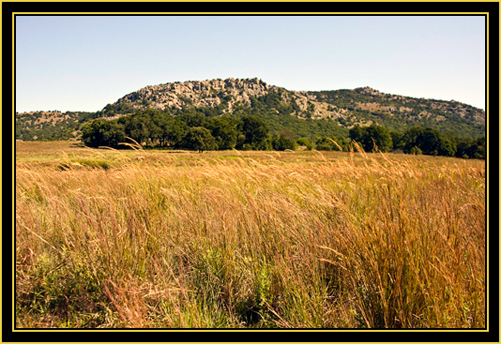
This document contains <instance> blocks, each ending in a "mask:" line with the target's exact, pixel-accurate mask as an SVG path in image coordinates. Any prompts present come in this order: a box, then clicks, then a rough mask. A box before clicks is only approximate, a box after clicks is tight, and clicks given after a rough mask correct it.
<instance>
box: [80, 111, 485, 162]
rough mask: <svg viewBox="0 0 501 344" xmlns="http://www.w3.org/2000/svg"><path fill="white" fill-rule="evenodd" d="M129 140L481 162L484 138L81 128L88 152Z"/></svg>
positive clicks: (166, 123) (196, 122) (207, 125)
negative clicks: (353, 150) (353, 149)
mask: <svg viewBox="0 0 501 344" xmlns="http://www.w3.org/2000/svg"><path fill="white" fill-rule="evenodd" d="M128 138H129V139H132V140H135V141H137V142H139V143H140V144H141V145H143V146H144V147H147V148H157V149H158V148H167V149H188V150H195V151H199V152H203V151H207V150H231V149H237V150H279V151H283V150H287V149H290V150H296V149H298V148H299V147H301V149H308V150H312V149H316V150H344V151H346V150H348V149H349V147H350V145H351V144H352V143H353V142H354V141H355V142H357V143H358V144H359V145H360V146H361V147H362V148H363V149H364V150H365V151H367V152H375V151H381V152H389V151H401V152H404V153H407V154H425V155H440V156H456V157H461V158H481V159H485V156H486V150H485V137H481V138H478V139H471V138H461V137H458V136H451V135H445V134H443V133H441V132H440V131H438V130H437V129H432V128H423V127H412V128H410V129H408V130H406V131H404V132H398V131H391V132H390V131H388V130H387V129H385V128H384V127H383V126H379V125H375V124H373V125H371V126H368V127H361V126H359V125H355V126H354V127H352V128H351V129H350V130H349V134H348V135H347V136H332V137H328V136H317V137H296V135H295V134H294V133H292V132H291V131H289V130H287V129H284V130H282V131H280V132H276V131H273V132H272V131H270V129H269V126H268V125H267V123H266V122H265V121H264V120H263V119H262V118H260V117H259V116H256V115H249V114H246V115H243V116H240V117H235V116H213V117H206V116H204V114H201V113H196V112H195V113H183V114H180V115H176V116H173V115H171V114H168V113H165V112H161V111H157V110H153V109H148V110H144V111H139V112H136V113H134V114H131V115H126V116H122V117H120V118H118V119H115V120H108V119H105V118H98V119H94V120H93V121H90V122H88V123H86V124H85V125H84V126H83V128H82V141H83V143H84V144H85V145H87V146H89V147H100V146H107V147H112V148H124V147H125V145H124V142H127V141H128Z"/></svg>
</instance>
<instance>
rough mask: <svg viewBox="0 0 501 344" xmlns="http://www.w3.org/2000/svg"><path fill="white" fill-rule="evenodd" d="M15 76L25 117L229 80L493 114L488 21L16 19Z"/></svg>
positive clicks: (437, 18) (438, 18)
mask: <svg viewBox="0 0 501 344" xmlns="http://www.w3.org/2000/svg"><path fill="white" fill-rule="evenodd" d="M494 62H496V61H494ZM15 72H16V74H15V75H16V111H18V112H22V111H33V110H61V111H68V110H72V111H77V110H81V111H97V110H100V109H102V108H103V107H104V106H106V104H108V103H113V102H115V101H116V100H117V99H118V98H120V97H122V96H124V95H125V94H127V93H130V92H133V91H136V90H138V89H140V88H142V87H145V86H147V85H156V84H162V83H167V82H174V81H187V80H206V79H213V78H221V79H225V78H229V77H233V78H254V77H258V78H260V79H262V80H263V81H265V82H266V83H268V84H271V85H276V86H280V87H285V88H287V89H290V90H296V91H318V90H336V89H347V88H355V87H362V86H370V87H372V88H375V89H377V90H379V91H381V92H384V93H392V94H400V95H406V96H412V97H425V98H434V99H443V100H451V99H454V100H456V101H460V102H463V103H467V104H470V105H473V106H477V107H480V108H485V104H484V99H485V18H484V17H482V16H147V17H146V16H18V17H16V71H15Z"/></svg>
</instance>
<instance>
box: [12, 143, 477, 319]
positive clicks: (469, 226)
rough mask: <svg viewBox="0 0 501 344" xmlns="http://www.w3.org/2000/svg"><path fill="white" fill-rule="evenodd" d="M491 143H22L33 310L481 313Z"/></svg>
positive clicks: (107, 314) (20, 208) (26, 313)
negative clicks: (454, 148) (266, 146)
mask: <svg viewBox="0 0 501 344" xmlns="http://www.w3.org/2000/svg"><path fill="white" fill-rule="evenodd" d="M485 187H486V186H485V161H484V160H474V159H469V160H462V159H456V158H444V157H428V156H410V155H400V154H390V153H388V154H382V153H373V154H368V153H367V154H366V153H364V152H359V151H357V150H356V149H355V150H354V151H350V152H317V151H311V152H292V151H290V152H243V151H240V152H239V151H223V152H205V153H202V154H199V153H194V152H182V151H179V152H169V151H160V150H157V151H155V150H147V151H145V150H121V151H116V150H111V149H108V150H106V149H99V150H96V149H88V148H82V147H72V146H70V144H69V143H66V142H57V143H54V142H51V143H32V142H20V143H17V145H16V174H15V229H14V230H15V250H14V252H15V257H14V259H15V264H16V265H15V305H14V307H15V316H16V323H15V325H16V327H18V328H48V327H51V328H125V327H131V328H179V327H181V328H481V327H485V323H486V316H485V310H486V305H485V302H486V287H485V285H486V284H485V282H486V217H485V215H486V200H485V198H486V189H485Z"/></svg>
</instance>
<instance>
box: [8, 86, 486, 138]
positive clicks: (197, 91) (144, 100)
mask: <svg viewBox="0 0 501 344" xmlns="http://www.w3.org/2000/svg"><path fill="white" fill-rule="evenodd" d="M145 109H156V110H159V111H162V112H167V113H170V114H172V115H179V114H183V113H190V112H197V113H202V114H204V115H205V116H207V117H212V116H221V115H223V116H242V115H246V114H253V115H257V116H259V117H261V118H262V119H263V120H265V121H266V122H267V123H268V124H269V127H270V129H271V130H272V131H283V130H288V131H290V132H292V133H294V134H296V136H312V135H317V134H318V135H320V134H321V135H342V136H343V135H344V136H345V135H347V133H348V129H349V128H351V127H353V126H354V125H356V124H359V125H361V126H369V125H371V124H373V123H375V124H378V125H381V126H384V127H386V129H387V130H389V131H400V132H403V131H405V130H407V129H409V128H410V127H413V126H417V125H419V126H423V127H430V128H434V129H438V130H440V131H441V132H444V133H447V134H454V135H457V136H461V137H470V138H476V137H480V136H482V135H484V134H485V112H484V111H483V110H481V109H478V108H475V107H473V106H470V105H467V104H463V103H460V102H456V101H454V100H452V101H443V100H434V99H424V98H413V97H406V96H401V95H393V94H386V93H382V92H379V91H377V90H375V89H373V88H370V87H360V88H355V89H353V90H349V89H344V90H335V91H291V90H287V89H285V88H283V87H278V86H273V85H268V84H267V83H266V82H264V81H262V80H260V79H258V78H253V79H233V78H229V79H225V80H222V79H212V80H204V81H186V82H173V83H165V84H160V85H154V86H146V87H144V88H141V89H139V90H137V91H135V92H132V93H129V94H127V95H125V96H123V97H122V98H120V99H118V100H117V101H116V102H114V103H111V104H108V105H106V106H105V107H104V108H103V109H102V110H101V111H98V112H97V113H95V114H91V113H71V114H72V116H65V115H63V114H61V113H59V114H56V115H54V116H53V118H52V119H53V121H52V122H51V123H53V124H54V125H56V124H57V123H61V122H63V120H58V119H60V118H66V117H70V118H71V119H74V121H73V122H71V123H68V118H66V119H65V120H66V122H65V123H67V124H70V126H69V128H67V129H66V132H68V130H72V133H74V132H75V130H77V129H78V124H81V123H83V122H85V121H87V120H89V119H92V118H95V117H106V118H110V119H113V118H118V117H121V116H124V115H127V114H131V113H134V112H137V111H141V110H145ZM49 117H50V116H49ZM49 117H47V118H49ZM47 121H49V120H48V119H47V120H45V121H44V122H43V123H46V122H47ZM37 123H38V122H37V121H36V120H35V121H33V120H32V121H31V122H30V123H29V124H30V125H31V132H30V133H31V134H33V130H36V129H37V128H33V125H36V124H37ZM75 123H76V124H75ZM27 124H28V122H27V121H26V114H16V125H19V126H20V127H22V129H23V130H24V135H19V137H18V135H17V133H18V132H17V130H16V138H21V139H26V137H28V136H29V135H27V134H26V132H27V131H28V132H29V130H26V129H27V128H26V125H27ZM41 124H42V123H38V130H40V129H41ZM45 127H46V128H47V127H50V125H49V124H45ZM28 128H29V126H28ZM20 131H22V130H20Z"/></svg>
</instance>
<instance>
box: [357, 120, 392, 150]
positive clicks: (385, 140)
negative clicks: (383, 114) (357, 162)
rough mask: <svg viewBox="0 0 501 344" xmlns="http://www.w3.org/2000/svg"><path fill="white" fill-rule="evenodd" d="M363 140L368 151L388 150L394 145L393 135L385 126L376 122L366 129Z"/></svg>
mask: <svg viewBox="0 0 501 344" xmlns="http://www.w3.org/2000/svg"><path fill="white" fill-rule="evenodd" d="M362 142H363V145H364V150H365V151H366V152H375V151H377V150H379V151H381V152H387V151H389V150H390V149H391V148H392V147H393V142H392V139H391V135H390V134H389V133H388V131H387V130H386V129H385V128H384V127H382V126H380V125H376V124H372V125H371V126H369V127H367V128H366V129H365V133H364V136H363V139H362Z"/></svg>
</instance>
